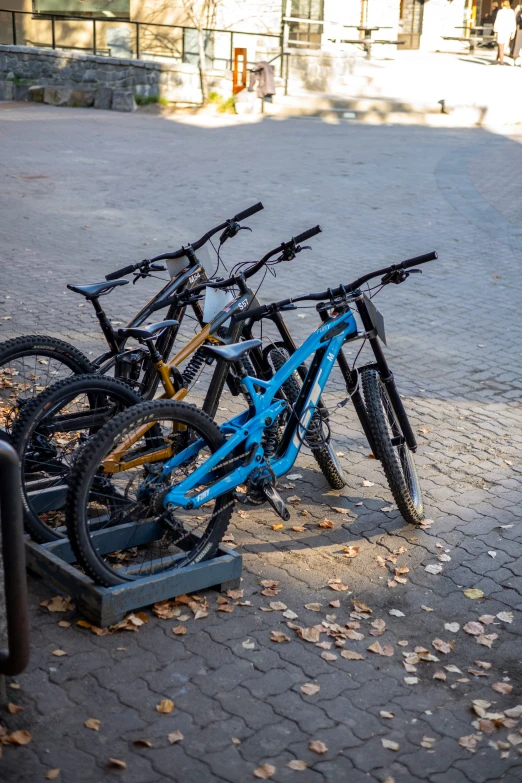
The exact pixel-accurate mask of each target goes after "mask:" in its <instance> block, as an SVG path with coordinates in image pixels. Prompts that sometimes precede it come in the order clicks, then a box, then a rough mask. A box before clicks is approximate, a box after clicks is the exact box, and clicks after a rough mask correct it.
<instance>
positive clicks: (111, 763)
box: [107, 758, 127, 769]
mask: <svg viewBox="0 0 522 783" xmlns="http://www.w3.org/2000/svg"><path fill="white" fill-rule="evenodd" d="M107 766H108V767H114V768H115V769H127V764H126V763H125V761H122V760H121V759H113V758H109V759H108V760H107Z"/></svg>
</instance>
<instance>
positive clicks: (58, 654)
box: [51, 650, 67, 658]
mask: <svg viewBox="0 0 522 783" xmlns="http://www.w3.org/2000/svg"><path fill="white" fill-rule="evenodd" d="M51 655H55V656H56V657H57V658H62V657H63V656H64V655H67V653H66V652H65V650H53V651H52V653H51Z"/></svg>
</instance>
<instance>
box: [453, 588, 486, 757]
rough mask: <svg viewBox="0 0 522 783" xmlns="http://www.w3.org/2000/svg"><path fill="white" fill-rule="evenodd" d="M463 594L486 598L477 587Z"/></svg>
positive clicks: (475, 597)
mask: <svg viewBox="0 0 522 783" xmlns="http://www.w3.org/2000/svg"><path fill="white" fill-rule="evenodd" d="M462 592H463V593H464V595H465V596H466V598H471V600H472V601H477V600H478V599H479V598H484V593H483V592H482V590H479V589H478V588H476V587H471V588H470V589H469V590H463V591H462ZM471 736H473V735H471ZM459 742H460V740H459Z"/></svg>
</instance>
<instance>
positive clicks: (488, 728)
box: [479, 718, 497, 734]
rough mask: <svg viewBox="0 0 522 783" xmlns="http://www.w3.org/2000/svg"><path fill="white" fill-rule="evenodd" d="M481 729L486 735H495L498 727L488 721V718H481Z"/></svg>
mask: <svg viewBox="0 0 522 783" xmlns="http://www.w3.org/2000/svg"><path fill="white" fill-rule="evenodd" d="M479 728H480V730H481V731H483V732H484V734H493V732H495V731H496V730H497V727H496V726H495V724H494V723H493V721H492V720H486V718H481V719H480V720H479Z"/></svg>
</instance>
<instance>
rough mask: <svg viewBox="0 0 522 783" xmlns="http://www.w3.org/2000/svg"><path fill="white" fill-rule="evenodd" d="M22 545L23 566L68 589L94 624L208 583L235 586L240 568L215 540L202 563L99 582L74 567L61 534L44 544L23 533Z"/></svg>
mask: <svg viewBox="0 0 522 783" xmlns="http://www.w3.org/2000/svg"><path fill="white" fill-rule="evenodd" d="M25 548H26V560H27V567H28V568H29V569H30V570H31V571H32V572H33V573H35V574H37V575H38V576H40V577H42V579H44V580H45V581H47V582H51V583H52V584H53V585H55V586H56V587H57V588H58V589H59V590H60V591H61V592H62V593H64V594H66V595H70V596H71V597H72V598H73V599H74V602H75V604H76V607H77V608H78V611H79V612H80V613H81V614H82V615H83V616H84V617H85V618H86V619H87V620H89V622H91V623H93V624H94V625H96V626H98V627H99V628H106V627H107V626H109V625H114V624H115V623H118V622H119V621H120V620H123V618H124V617H125V614H126V613H127V612H131V611H134V610H135V609H142V608H143V607H146V606H150V605H151V604H154V603H156V602H157V601H164V600H166V599H169V598H175V597H176V596H178V595H182V594H183V593H193V592H195V591H196V590H205V589H207V588H209V587H217V588H218V589H221V590H230V589H232V588H236V587H239V583H240V577H241V571H242V568H243V561H242V557H241V555H240V554H237V553H236V552H234V551H231V550H229V549H226V548H225V547H222V546H220V547H219V549H218V551H217V553H216V555H215V556H214V557H213V558H211V559H210V560H205V561H203V562H202V563H194V564H193V565H189V566H186V567H185V568H180V569H178V570H173V571H168V572H166V573H157V574H152V575H151V576H146V577H143V578H140V579H135V580H134V581H132V582H127V583H126V584H122V585H116V586H115V587H100V586H99V585H97V584H95V583H94V581H93V580H92V579H91V578H90V577H88V576H87V575H86V574H84V573H83V572H82V571H80V570H79V569H78V568H75V567H74V565H73V563H74V562H75V558H74V555H73V553H72V550H71V547H70V545H69V540H68V539H67V538H63V539H60V540H59V541H52V542H50V543H48V544H36V543H35V542H34V541H31V540H30V539H26V542H25Z"/></svg>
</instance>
